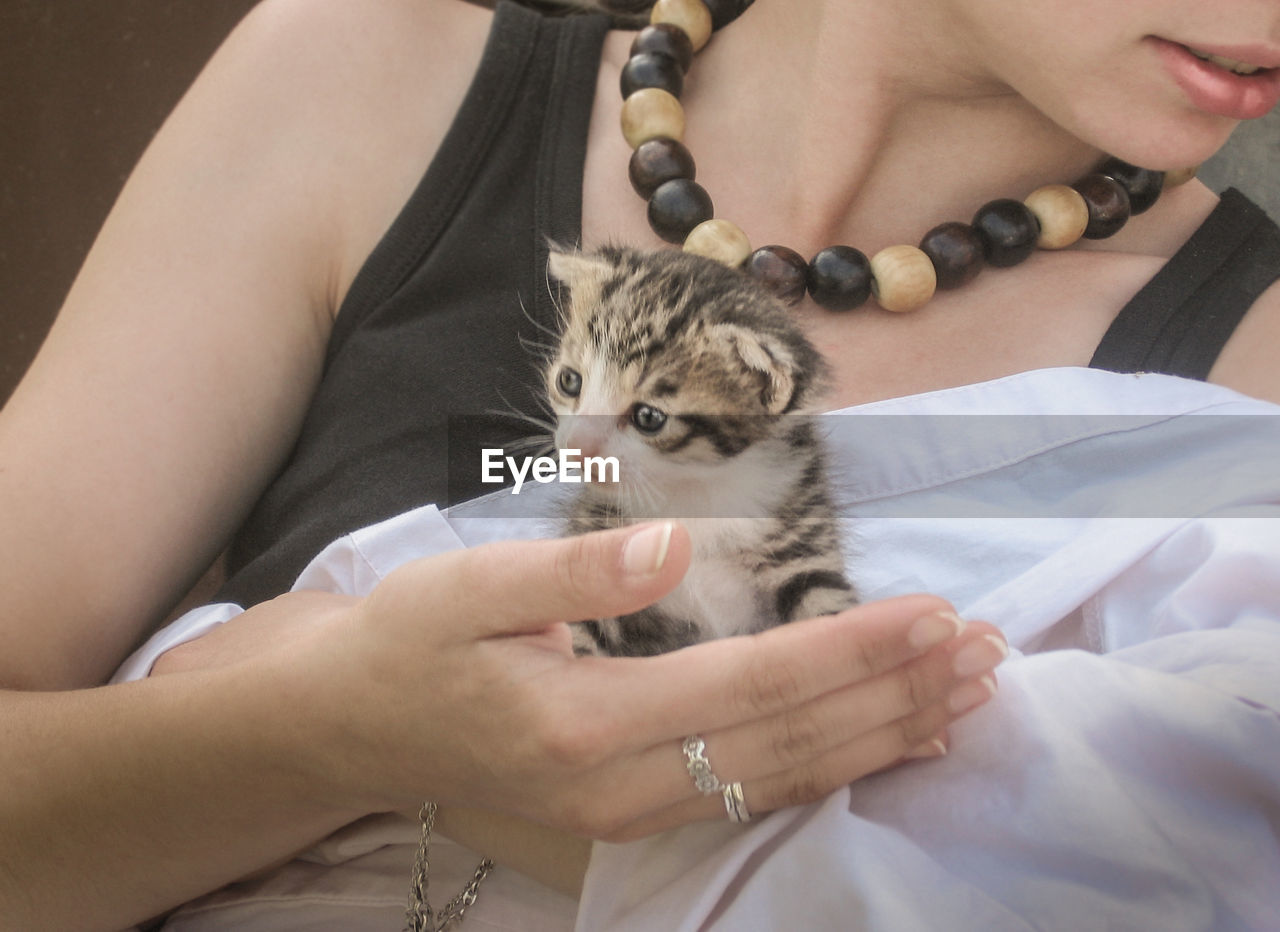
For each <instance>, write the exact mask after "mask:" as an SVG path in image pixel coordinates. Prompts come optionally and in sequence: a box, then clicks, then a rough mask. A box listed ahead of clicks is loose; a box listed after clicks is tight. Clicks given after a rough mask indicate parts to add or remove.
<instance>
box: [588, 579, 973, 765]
mask: <svg viewBox="0 0 1280 932" xmlns="http://www.w3.org/2000/svg"><path fill="white" fill-rule="evenodd" d="M962 629H963V623H962V622H961V620H960V619H959V618H958V617H957V616H956V615H955V613H954V611H952V609H951V606H950V605H949V604H948V603H947V602H945V601H944V600H942V599H939V598H936V597H933V596H924V595H918V596H904V597H900V598H895V599H886V600H883V601H879V602H872V603H868V604H866V605H859V606H856V607H854V608H851V609H849V610H848V611H845V612H841V613H840V614H839V615H832V616H828V617H825V618H816V619H812V620H809V621H801V622H793V623H791V624H788V625H783V626H781V627H778V628H772V629H770V630H768V631H765V632H763V633H761V634H757V635H752V636H750V637H738V638H727V639H725V640H720V641H712V642H709V643H706V644H699V645H696V646H694V647H689V648H686V649H684V650H680V651H675V652H673V653H670V654H663V655H660V656H658V657H648V658H642V659H632V660H626V661H621V660H606V659H600V658H586V659H588V660H592V661H593V664H594V667H593V669H595V670H596V671H597V674H598V675H599V676H600V677H601V678H602V679H607V681H608V683H609V684H610V688H609V692H608V693H607V695H608V696H609V701H608V703H607V709H608V714H609V715H611V716H615V717H616V718H615V719H614V720H615V721H616V722H617V723H618V724H617V727H618V728H619V729H620V730H621V731H622V732H623V733H625V734H627V735H629V736H630V737H631V740H632V742H633V745H632V746H633V747H635V748H639V747H642V746H644V745H645V744H657V743H659V742H662V741H668V740H671V739H673V738H679V737H683V736H684V735H687V734H690V733H692V732H696V731H709V730H715V729H720V728H726V727H729V726H732V725H736V724H739V723H741V722H747V721H754V720H757V719H761V718H766V717H768V716H771V715H776V714H778V713H779V712H782V711H785V710H787V709H790V708H794V707H796V706H798V705H801V704H803V703H805V702H808V701H809V700H811V699H813V698H815V697H817V696H820V695H823V694H825V693H828V692H831V691H832V690H836V689H841V688H843V687H845V686H848V685H850V684H852V683H856V682H860V681H862V680H865V679H869V678H870V677H873V676H876V675H878V674H880V673H883V672H885V671H887V670H890V669H893V668H895V667H897V666H899V665H900V664H902V663H903V662H904V661H906V660H909V659H910V658H912V657H915V656H919V655H920V654H921V653H923V652H924V651H925V650H927V649H929V648H930V647H933V646H936V645H937V644H939V643H945V642H946V641H948V640H951V639H953V638H954V637H955V636H956V635H957V634H959V632H960V631H961V630H962ZM925 635H927V637H926V636H925Z"/></svg>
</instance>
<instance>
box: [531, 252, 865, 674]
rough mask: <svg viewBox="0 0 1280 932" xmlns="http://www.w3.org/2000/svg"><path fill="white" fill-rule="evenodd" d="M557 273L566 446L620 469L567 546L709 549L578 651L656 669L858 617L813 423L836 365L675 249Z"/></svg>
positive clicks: (590, 489)
mask: <svg viewBox="0 0 1280 932" xmlns="http://www.w3.org/2000/svg"><path fill="white" fill-rule="evenodd" d="M549 267H550V272H551V275H552V276H553V277H554V278H555V279H557V280H558V281H559V282H560V283H561V285H562V286H563V287H564V289H566V290H567V292H568V298H567V301H566V302H565V305H566V306H565V307H564V309H563V317H564V322H563V323H564V328H563V333H562V336H561V338H560V343H559V346H558V348H557V350H556V352H555V353H554V354H553V355H552V357H551V363H550V366H549V367H548V369H547V375H546V379H547V391H548V395H549V398H550V402H551V407H552V409H553V411H554V412H555V415H556V418H557V425H556V431H555V444H556V447H557V448H558V449H560V450H568V449H572V450H579V451H581V456H582V457H587V456H599V457H610V456H611V457H616V459H617V460H618V462H619V465H620V469H619V476H618V481H617V482H616V483H604V482H593V483H590V484H585V485H583V486H582V490H581V492H580V493H578V494H577V495H576V497H575V498H574V499H573V501H572V504H571V505H570V510H569V514H568V518H567V522H566V524H567V531H568V532H569V533H574V534H577V533H583V532H586V531H592V530H600V529H604V528H611V527H618V526H621V525H625V524H633V523H636V522H640V521H645V520H650V519H655V518H678V519H680V520H681V521H682V522H683V523H684V524H685V526H686V527H687V528H688V530H689V533H690V535H691V537H692V541H693V559H692V565H691V566H690V569H689V572H688V575H687V576H686V577H685V579H684V580H683V581H682V582H681V583H680V585H679V586H678V587H677V588H676V589H675V590H674V591H673V592H672V593H670V594H669V595H667V596H666V597H665V598H663V599H662V600H661V601H660V602H658V603H657V604H655V605H653V606H650V607H649V608H646V609H643V610H641V611H639V612H636V613H634V614H631V615H625V616H622V617H619V618H604V619H600V620H597V621H588V622H584V623H582V624H580V625H575V626H574V650H575V651H576V652H577V653H579V654H614V655H645V654H657V653H662V652H664V651H669V650H675V649H677V648H680V647H684V646H687V645H689V644H693V643H696V642H698V641H703V640H707V639H710V638H715V637H725V636H728V635H733V634H744V633H749V632H754V631H760V630H763V629H765V628H768V627H771V626H773V625H777V624H780V623H782V622H787V621H792V620H795V619H799V618H809V617H813V616H816V615H823V614H833V613H835V612H838V611H841V610H843V609H845V608H848V607H849V606H850V605H852V604H854V603H855V602H856V597H855V595H854V592H853V588H852V586H851V585H850V584H849V582H848V580H847V579H846V578H845V575H844V559H843V556H842V554H841V551H840V530H839V527H838V524H837V520H836V518H835V517H834V509H833V508H832V502H831V495H830V492H829V489H828V485H827V479H826V467H825V462H824V451H823V446H822V442H821V438H820V437H819V435H818V432H817V430H816V428H815V425H814V423H813V421H812V420H811V418H810V417H808V416H807V414H808V412H809V411H811V409H812V405H813V404H814V401H815V398H814V396H815V395H816V394H817V392H818V390H819V388H820V384H821V381H822V376H823V372H824V365H823V362H822V359H821V357H820V356H819V355H818V353H817V351H816V350H815V349H814V348H813V347H812V346H811V345H810V344H809V342H808V341H807V340H806V339H805V337H804V336H803V334H801V332H800V331H799V329H798V328H797V327H796V326H795V324H794V323H793V321H792V319H791V317H790V315H789V314H788V313H787V311H786V308H785V307H783V305H782V304H781V303H779V302H778V301H777V300H776V299H775V298H773V297H772V296H771V295H769V294H767V293H766V292H764V291H763V290H762V289H760V288H759V286H757V285H756V284H755V283H753V282H751V281H750V280H749V279H748V278H747V277H746V276H744V275H743V274H742V273H740V272H738V271H735V270H733V269H730V268H727V267H726V266H724V265H722V264H720V263H718V262H714V261H712V260H709V259H703V258H701V257H698V256H693V255H689V254H686V253H683V252H679V251H675V250H666V251H660V252H639V251H635V250H630V249H620V248H606V249H602V250H600V251H599V252H594V253H578V252H561V251H554V250H553V252H552V255H551V261H550V266H549Z"/></svg>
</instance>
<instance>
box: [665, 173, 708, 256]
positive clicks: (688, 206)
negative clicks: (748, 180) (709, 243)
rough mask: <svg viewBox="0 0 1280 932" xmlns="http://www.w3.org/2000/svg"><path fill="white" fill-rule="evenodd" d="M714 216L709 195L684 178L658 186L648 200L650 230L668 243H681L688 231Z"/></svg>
mask: <svg viewBox="0 0 1280 932" xmlns="http://www.w3.org/2000/svg"><path fill="white" fill-rule="evenodd" d="M714 214H715V209H714V207H713V206H712V204H711V195H710V194H708V193H707V192H706V191H705V190H704V189H703V187H702V185H700V184H698V183H697V182H696V181H690V180H689V179H687V178H676V179H674V180H672V181H667V182H664V183H662V184H660V185H658V189H657V190H656V191H654V192H653V196H652V197H651V198H649V226H651V227H653V232H655V233H657V234H658V235H659V236H661V237H662V238H663V239H664V240H666V241H667V242H668V243H683V242H684V240H685V237H686V236H688V235H689V231H690V230H692V229H693V228H694V227H696V226H697V225H698V224H699V223H702V222H703V221H704V220H710V219H711V218H712V216H714Z"/></svg>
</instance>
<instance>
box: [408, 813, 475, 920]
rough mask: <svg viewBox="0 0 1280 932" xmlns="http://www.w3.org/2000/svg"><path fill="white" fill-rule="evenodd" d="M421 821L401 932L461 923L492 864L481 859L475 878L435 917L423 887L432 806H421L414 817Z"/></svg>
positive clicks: (427, 872) (433, 816)
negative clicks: (403, 928) (402, 931)
mask: <svg viewBox="0 0 1280 932" xmlns="http://www.w3.org/2000/svg"><path fill="white" fill-rule="evenodd" d="M418 818H420V819H421V820H422V840H421V841H419V842H418V854H417V857H415V858H414V860H413V875H412V877H411V878H410V881H409V908H408V909H406V910H405V922H406V926H405V928H407V929H409V930H410V932H444V930H445V929H448V928H449V927H450V926H451V925H453V924H454V923H457V922H462V917H463V915H464V914H465V913H466V911H467V909H468V907H470V906H472V905H473V904H474V903H475V901H476V894H477V893H478V891H479V890H480V882H481V881H482V880H484V879H485V877H487V876H489V871H491V870H493V861H491V860H490V859H489V858H485V859H484V860H483V861H481V862H480V864H479V865H478V866H477V867H476V872H475V874H473V875H472V877H471V879H470V880H469V881H467V885H466V886H465V887H463V888H462V892H461V893H459V894H458V895H457V896H455V897H454V898H453V899H451V900H450V901H449V902H448V903H446V904H445V906H444V908H443V909H441V910H440V912H439V914H437V913H436V912H435V910H433V909H432V908H431V904H430V903H428V902H427V884H428V879H429V875H430V872H431V865H430V864H429V863H428V862H427V851H428V850H429V849H430V847H431V830H432V829H433V828H435V824H436V804H435V803H423V804H422V811H421V812H419V813H418Z"/></svg>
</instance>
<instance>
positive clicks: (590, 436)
mask: <svg viewBox="0 0 1280 932" xmlns="http://www.w3.org/2000/svg"><path fill="white" fill-rule="evenodd" d="M608 421H609V419H608V418H607V417H603V416H601V415H589V414H588V415H576V416H573V417H572V418H566V419H565V423H563V424H562V427H563V428H564V433H563V434H562V435H561V437H560V438H558V441H559V442H557V444H556V446H557V447H559V448H560V449H561V450H578V451H579V452H580V453H581V454H582V455H583V456H584V457H587V456H601V455H603V453H604V448H605V444H606V442H607V440H608V436H607V435H608V430H609V423H608Z"/></svg>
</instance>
